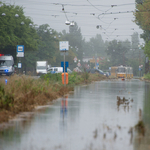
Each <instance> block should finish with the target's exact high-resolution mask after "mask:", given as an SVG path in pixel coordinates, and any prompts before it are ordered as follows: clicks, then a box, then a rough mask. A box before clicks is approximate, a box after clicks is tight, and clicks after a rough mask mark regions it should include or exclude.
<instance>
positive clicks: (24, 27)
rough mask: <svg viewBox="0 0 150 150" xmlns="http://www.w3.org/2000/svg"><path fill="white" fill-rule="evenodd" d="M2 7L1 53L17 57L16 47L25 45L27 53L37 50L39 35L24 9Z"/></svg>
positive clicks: (0, 20) (0, 18)
mask: <svg viewBox="0 0 150 150" xmlns="http://www.w3.org/2000/svg"><path fill="white" fill-rule="evenodd" d="M0 4H1V5H2V6H1V7H0V14H1V15H0V51H1V53H4V54H11V55H13V56H14V57H16V46H17V45H24V46H25V50H26V51H31V50H36V49H37V46H38V35H37V33H36V30H35V28H34V26H32V25H33V22H32V21H31V19H30V18H29V17H25V16H24V12H23V8H22V7H19V6H14V5H6V4H2V3H1V2H0Z"/></svg>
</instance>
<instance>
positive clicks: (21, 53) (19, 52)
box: [17, 45, 24, 57]
mask: <svg viewBox="0 0 150 150" xmlns="http://www.w3.org/2000/svg"><path fill="white" fill-rule="evenodd" d="M17 57H24V45H17Z"/></svg>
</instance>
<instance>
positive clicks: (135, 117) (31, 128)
mask: <svg viewBox="0 0 150 150" xmlns="http://www.w3.org/2000/svg"><path fill="white" fill-rule="evenodd" d="M149 91H150V83H145V82H142V81H139V80H136V79H133V80H129V81H127V80H126V81H121V80H116V81H101V82H95V83H93V84H91V85H88V86H77V87H76V88H75V92H74V93H72V94H69V95H68V97H65V98H61V99H58V100H57V101H56V102H55V103H54V104H53V105H50V106H48V107H46V108H44V109H42V110H41V111H37V112H36V113H35V115H34V116H32V117H31V118H30V119H27V120H18V121H15V122H14V127H11V128H9V129H6V130H4V131H3V132H0V150H120V149H121V150H127V149H128V150H137V149H142V150H147V149H148V148H150V147H149V143H150V142H149V134H148V133H149V132H148V131H149V129H150V119H149V118H150V92H149ZM117 96H119V97H120V99H122V98H123V97H125V99H126V101H125V103H121V104H119V105H117ZM139 109H141V110H142V119H143V120H144V122H145V125H146V127H147V130H146V134H145V136H144V137H143V136H141V135H139V134H138V133H137V132H136V131H135V130H134V129H133V130H132V132H129V130H130V129H131V127H134V126H135V125H136V124H137V122H138V121H139ZM130 131H131V130H130Z"/></svg>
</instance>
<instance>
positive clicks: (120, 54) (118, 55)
mask: <svg viewBox="0 0 150 150" xmlns="http://www.w3.org/2000/svg"><path fill="white" fill-rule="evenodd" d="M128 51H129V41H125V42H123V41H119V42H117V40H113V41H111V42H109V45H108V48H107V50H106V52H107V55H109V56H110V61H111V64H112V66H118V65H126V62H127V57H126V53H127V52H128Z"/></svg>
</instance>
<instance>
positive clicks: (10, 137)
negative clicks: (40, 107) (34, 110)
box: [0, 114, 33, 149]
mask: <svg viewBox="0 0 150 150" xmlns="http://www.w3.org/2000/svg"><path fill="white" fill-rule="evenodd" d="M23 118H24V119H23ZM20 119H21V121H14V124H13V123H12V124H8V127H6V129H4V130H1V131H0V149H3V148H4V147H6V146H7V145H9V144H11V143H12V142H15V143H20V140H21V136H22V134H23V133H25V131H26V130H28V129H29V128H30V127H31V120H32V119H33V115H32V114H30V115H26V114H24V115H22V118H18V120H20ZM22 119H23V120H22ZM11 125H12V126H11ZM6 126H7V124H6Z"/></svg>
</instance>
